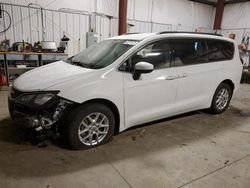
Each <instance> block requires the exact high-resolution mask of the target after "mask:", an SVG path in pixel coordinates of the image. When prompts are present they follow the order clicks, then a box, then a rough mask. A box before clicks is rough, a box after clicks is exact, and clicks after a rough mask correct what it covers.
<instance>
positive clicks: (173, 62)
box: [116, 36, 235, 73]
mask: <svg viewBox="0 0 250 188" xmlns="http://www.w3.org/2000/svg"><path fill="white" fill-rule="evenodd" d="M174 39H198V40H205V43H206V47H207V50H209V48H208V42H207V41H209V40H216V41H222V42H226V43H229V44H231V45H233V55H232V58H230V59H223V60H214V61H208V62H205V63H194V64H190V65H183V66H175V57H173V61H170V67H167V68H174V67H186V66H194V65H202V64H208V63H214V62H221V61H230V60H232V59H234V57H235V45H234V43H233V42H230V41H227V40H223V39H214V38H203V37H185V36H180V37H167V38H161V39H155V40H152V41H149V42H148V43H145V44H144V45H142V46H141V47H140V48H138V49H137V50H136V51H134V52H132V53H131V54H129V55H128V57H126V58H125V59H124V60H123V61H122V62H121V63H120V64H119V65H118V66H117V69H116V70H117V71H119V72H125V73H131V71H126V70H120V67H121V66H122V65H123V64H124V63H125V62H126V61H128V60H129V59H130V58H131V57H132V56H133V55H134V54H136V53H137V52H139V51H140V50H141V49H143V48H144V47H146V46H148V45H151V44H153V43H156V42H161V41H167V42H169V43H170V47H171V42H170V40H174ZM172 51H173V52H174V50H172ZM155 70H161V69H154V71H155Z"/></svg>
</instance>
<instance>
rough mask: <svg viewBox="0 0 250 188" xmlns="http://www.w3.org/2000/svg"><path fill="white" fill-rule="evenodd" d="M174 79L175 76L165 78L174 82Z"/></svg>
mask: <svg viewBox="0 0 250 188" xmlns="http://www.w3.org/2000/svg"><path fill="white" fill-rule="evenodd" d="M174 79H176V77H175V76H167V77H166V78H165V80H174Z"/></svg>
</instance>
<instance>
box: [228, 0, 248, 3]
mask: <svg viewBox="0 0 250 188" xmlns="http://www.w3.org/2000/svg"><path fill="white" fill-rule="evenodd" d="M248 1H250V0H228V1H225V4H233V3H244V2H248Z"/></svg>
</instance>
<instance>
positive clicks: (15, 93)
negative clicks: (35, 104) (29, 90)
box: [10, 87, 25, 99]
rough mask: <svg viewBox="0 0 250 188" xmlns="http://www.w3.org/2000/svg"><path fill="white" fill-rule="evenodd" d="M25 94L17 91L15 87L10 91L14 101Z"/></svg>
mask: <svg viewBox="0 0 250 188" xmlns="http://www.w3.org/2000/svg"><path fill="white" fill-rule="evenodd" d="M24 93H25V92H22V91H18V90H17V89H15V88H14V87H12V88H11V90H10V96H11V98H12V99H15V98H17V97H19V96H21V95H23V94H24Z"/></svg>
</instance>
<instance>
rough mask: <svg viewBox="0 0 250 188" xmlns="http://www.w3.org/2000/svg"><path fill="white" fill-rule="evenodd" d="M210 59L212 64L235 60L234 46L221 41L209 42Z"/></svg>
mask: <svg viewBox="0 0 250 188" xmlns="http://www.w3.org/2000/svg"><path fill="white" fill-rule="evenodd" d="M207 45H208V58H209V61H210V62H213V61H223V60H230V59H233V56H234V44H233V43H231V42H227V41H221V40H207Z"/></svg>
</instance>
